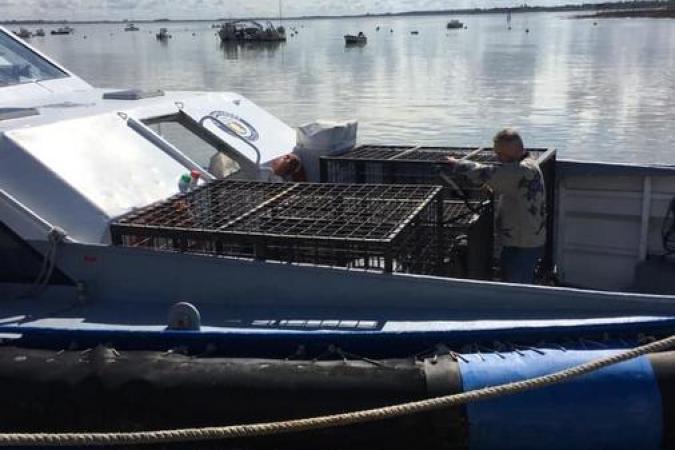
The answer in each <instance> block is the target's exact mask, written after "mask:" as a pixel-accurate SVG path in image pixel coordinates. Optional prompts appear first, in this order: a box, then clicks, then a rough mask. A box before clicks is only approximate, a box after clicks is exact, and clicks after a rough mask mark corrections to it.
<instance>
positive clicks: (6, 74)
mask: <svg viewBox="0 0 675 450" xmlns="http://www.w3.org/2000/svg"><path fill="white" fill-rule="evenodd" d="M67 76H68V74H67V73H65V72H63V71H62V70H60V69H59V68H58V67H56V66H55V65H53V64H51V63H50V62H49V61H47V60H45V59H44V58H42V57H41V56H39V55H38V54H36V53H34V52H33V51H31V50H30V49H29V48H28V47H26V46H24V45H22V44H21V43H20V42H19V41H17V40H16V39H14V38H13V37H11V36H9V35H7V34H6V33H5V32H4V31H2V30H0V88H2V87H4V86H11V85H14V84H21V83H31V82H35V81H43V80H52V79H55V78H65V77H67Z"/></svg>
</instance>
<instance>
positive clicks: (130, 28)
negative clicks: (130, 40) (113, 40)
mask: <svg viewBox="0 0 675 450" xmlns="http://www.w3.org/2000/svg"><path fill="white" fill-rule="evenodd" d="M139 29H140V28H138V27H137V26H136V25H134V24H133V23H130V24H129V25H127V26H126V27H125V28H124V31H138V30H139Z"/></svg>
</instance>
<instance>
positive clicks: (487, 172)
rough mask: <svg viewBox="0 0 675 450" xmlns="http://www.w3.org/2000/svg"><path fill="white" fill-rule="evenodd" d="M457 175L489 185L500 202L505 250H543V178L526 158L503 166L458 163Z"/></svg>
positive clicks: (499, 223)
mask: <svg viewBox="0 0 675 450" xmlns="http://www.w3.org/2000/svg"><path fill="white" fill-rule="evenodd" d="M454 173H455V174H457V175H464V176H466V177H468V178H469V180H471V181H472V182H473V183H475V184H487V185H488V186H490V187H491V188H492V189H493V190H494V192H495V199H496V200H497V213H496V217H497V221H496V226H497V233H498V235H499V238H500V240H501V243H502V245H503V246H505V247H527V248H533V247H540V246H542V245H544V243H545V242H546V196H545V189H544V177H543V175H542V173H541V170H540V169H539V166H538V165H537V162H536V161H535V160H534V159H532V158H530V157H529V156H526V157H525V158H523V159H521V160H520V161H515V162H512V163H506V164H502V165H489V164H480V163H477V162H473V161H463V160H462V161H459V162H458V163H457V164H456V165H455V169H454Z"/></svg>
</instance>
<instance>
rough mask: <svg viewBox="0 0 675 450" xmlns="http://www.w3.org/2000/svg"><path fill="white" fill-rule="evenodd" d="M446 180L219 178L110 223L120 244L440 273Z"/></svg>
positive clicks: (114, 240)
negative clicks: (358, 181)
mask: <svg viewBox="0 0 675 450" xmlns="http://www.w3.org/2000/svg"><path fill="white" fill-rule="evenodd" d="M440 190H441V188H440V187H436V186H421V185H418V186H400V185H399V186H391V185H366V184H362V185H341V184H318V183H316V184H310V183H264V182H246V181H229V180H220V181H215V182H212V183H209V184H207V185H204V186H201V187H199V188H197V189H196V190H194V191H192V192H188V193H185V194H179V195H177V196H174V197H172V198H170V199H168V200H166V201H163V202H160V203H156V204H153V205H150V206H148V207H146V208H143V209H140V210H137V211H134V212H133V213H130V214H128V215H126V216H124V217H122V218H120V219H119V220H118V221H116V222H115V223H113V224H111V235H112V239H113V243H114V244H115V245H121V246H127V247H145V248H152V249H157V250H164V251H175V252H190V253H203V254H215V255H222V256H230V257H239V258H249V259H259V260H269V261H280V262H286V263H297V264H313V265H324V266H332V267H342V268H348V269H364V270H375V271H380V272H402V273H418V274H436V273H438V272H439V270H440V266H441V263H442V258H443V251H442V248H441V246H442V244H443V242H444V241H445V240H444V238H443V235H442V233H443V231H444V229H443V226H442V210H441V208H442V204H443V203H442V201H441V197H440V195H439V192H440Z"/></svg>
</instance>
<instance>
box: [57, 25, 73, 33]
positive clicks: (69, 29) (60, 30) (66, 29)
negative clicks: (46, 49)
mask: <svg viewBox="0 0 675 450" xmlns="http://www.w3.org/2000/svg"><path fill="white" fill-rule="evenodd" d="M74 31H75V29H74V28H72V27H70V26H67V25H66V26H65V27H60V28H57V29H56V30H52V34H72V33H73V32H74Z"/></svg>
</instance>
